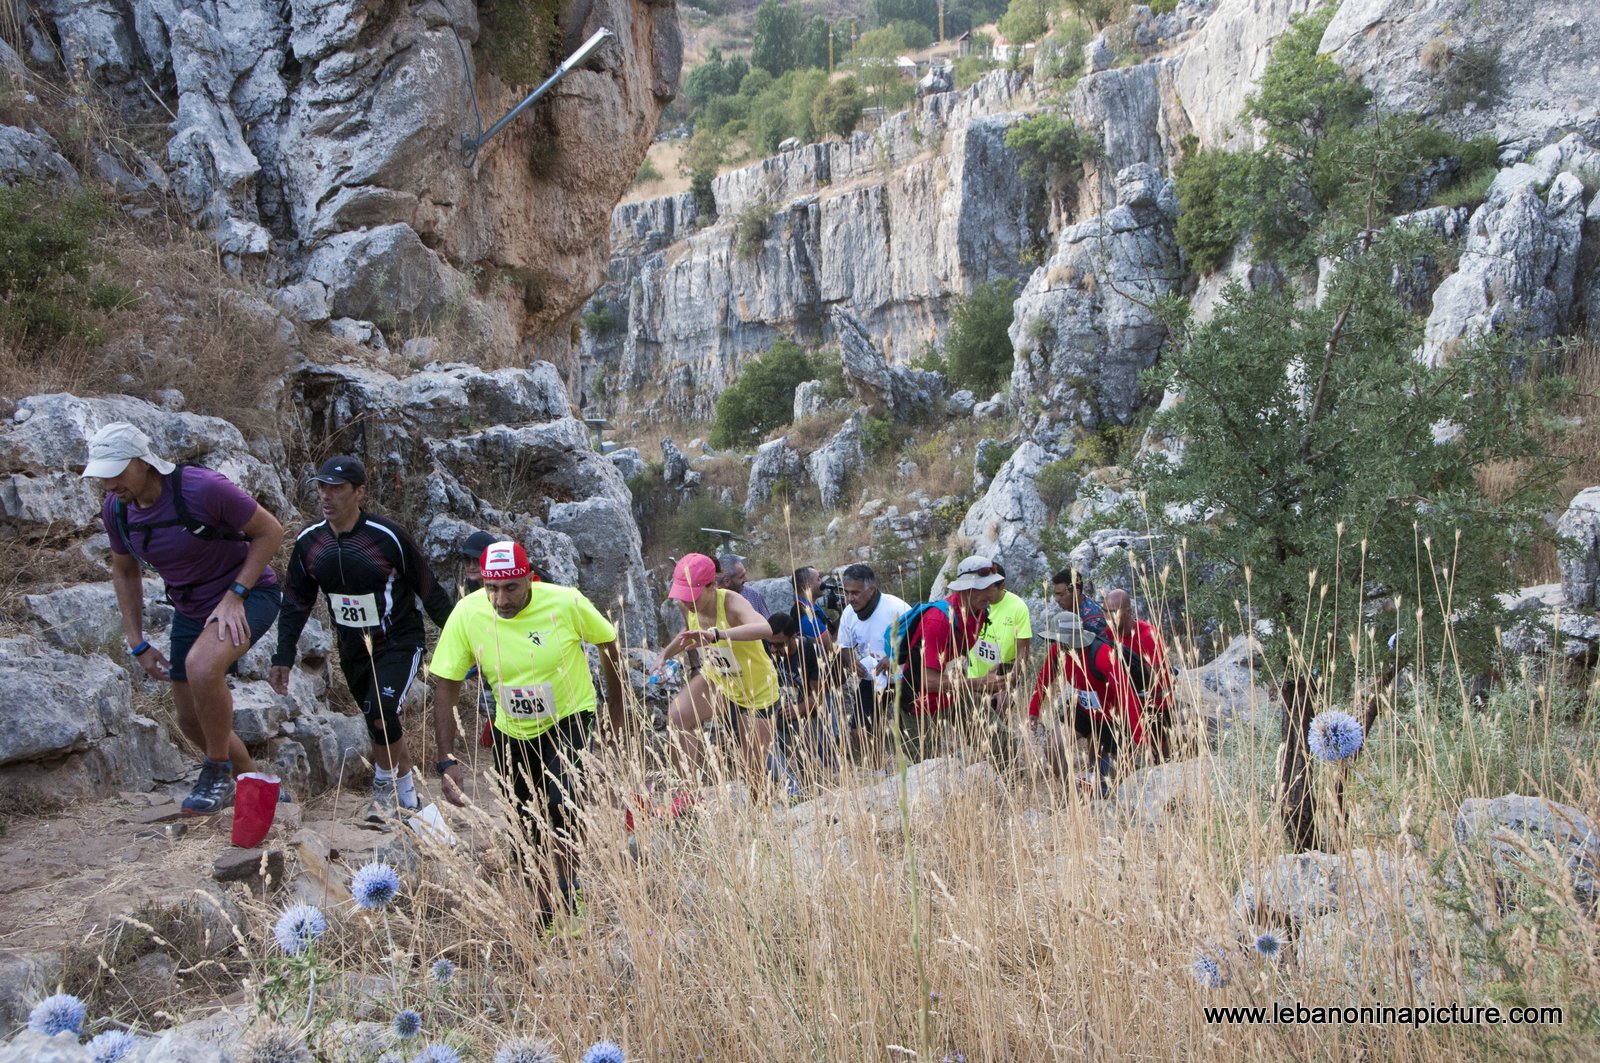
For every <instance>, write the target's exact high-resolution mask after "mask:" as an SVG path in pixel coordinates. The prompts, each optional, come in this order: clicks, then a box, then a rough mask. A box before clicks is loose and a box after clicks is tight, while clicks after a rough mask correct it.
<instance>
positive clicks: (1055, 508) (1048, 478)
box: [1036, 460, 1082, 513]
mask: <svg viewBox="0 0 1600 1063" xmlns="http://www.w3.org/2000/svg"><path fill="white" fill-rule="evenodd" d="M1081 479H1082V476H1081V475H1080V474H1079V471H1078V464H1077V463H1076V462H1074V461H1070V460H1068V461H1052V462H1051V463H1050V464H1048V465H1046V466H1045V467H1044V468H1042V469H1040V470H1039V478H1038V480H1037V481H1036V482H1037V486H1038V488H1039V499H1040V501H1042V502H1043V503H1044V504H1045V506H1046V508H1048V509H1049V510H1050V512H1051V513H1060V512H1061V511H1062V510H1063V509H1065V508H1067V507H1068V506H1070V505H1071V504H1072V500H1073V499H1074V498H1076V497H1077V495H1078V483H1079V482H1080V481H1081Z"/></svg>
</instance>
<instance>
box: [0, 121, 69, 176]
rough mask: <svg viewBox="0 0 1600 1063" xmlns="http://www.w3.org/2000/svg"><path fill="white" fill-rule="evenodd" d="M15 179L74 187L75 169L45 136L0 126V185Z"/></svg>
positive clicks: (12, 127)
mask: <svg viewBox="0 0 1600 1063" xmlns="http://www.w3.org/2000/svg"><path fill="white" fill-rule="evenodd" d="M19 181H29V182H32V183H34V184H54V185H59V186H62V187H65V188H77V187H78V171H77V170H75V169H73V167H72V163H70V162H68V161H67V160H66V159H64V158H62V157H61V152H60V150H59V148H58V147H57V145H56V144H55V142H54V141H53V140H51V139H50V137H49V136H48V135H44V134H36V133H30V132H28V131H27V130H25V129H18V128H16V127H15V126H0V184H3V185H14V184H16V183H17V182H19Z"/></svg>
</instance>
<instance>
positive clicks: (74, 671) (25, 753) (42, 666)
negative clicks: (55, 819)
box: [0, 636, 187, 797]
mask: <svg viewBox="0 0 1600 1063" xmlns="http://www.w3.org/2000/svg"><path fill="white" fill-rule="evenodd" d="M0 704H5V705H7V706H9V707H10V708H9V709H8V710H7V717H6V727H5V728H3V729H0V785H3V786H5V787H7V788H8V789H10V790H12V791H13V792H28V791H38V792H40V793H45V794H48V795H50V796H51V797H73V796H103V795H105V794H110V793H115V792H117V791H120V790H146V789H149V788H150V787H151V785H152V784H153V783H155V782H157V781H171V780H174V779H177V778H181V777H182V776H183V775H184V773H185V771H186V770H187V765H186V764H185V762H184V760H183V758H182V757H181V756H180V755H179V753H178V751H177V748H176V747H175V746H174V745H173V744H172V740H171V739H170V738H169V737H168V736H167V734H166V731H165V730H164V729H162V727H161V726H160V725H159V724H157V723H156V722H155V721H153V720H150V719H148V718H146V717H144V716H140V715H138V714H136V713H135V712H134V711H133V686H132V683H131V681H130V679H129V676H128V673H127V672H126V671H125V670H123V669H122V668H121V667H118V666H117V665H115V664H112V663H111V662H110V661H109V660H107V659H106V658H104V657H76V656H71V655H68V654H64V653H60V652H58V651H55V650H52V649H49V648H48V647H46V646H45V645H44V644H43V643H41V642H39V641H38V640H37V639H34V638H31V637H29V636H20V637H16V638H7V639H0Z"/></svg>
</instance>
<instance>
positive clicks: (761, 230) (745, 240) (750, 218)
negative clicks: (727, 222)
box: [733, 203, 772, 262]
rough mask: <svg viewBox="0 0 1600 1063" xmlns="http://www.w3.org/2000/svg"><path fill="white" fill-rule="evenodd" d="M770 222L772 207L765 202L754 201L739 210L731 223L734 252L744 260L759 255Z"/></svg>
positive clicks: (747, 260)
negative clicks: (735, 219) (736, 218)
mask: <svg viewBox="0 0 1600 1063" xmlns="http://www.w3.org/2000/svg"><path fill="white" fill-rule="evenodd" d="M771 222H772V207H771V206H769V205H768V204H766V203H755V204H752V205H750V206H748V207H746V208H744V210H742V211H740V212H739V218H738V220H737V221H735V222H734V223H733V251H734V254H736V255H738V256H739V257H740V258H741V259H743V260H745V261H746V262H749V261H750V260H751V259H753V258H755V257H756V256H757V255H759V254H760V253H761V244H762V242H763V241H765V240H766V238H767V230H768V228H769V226H770V224H771Z"/></svg>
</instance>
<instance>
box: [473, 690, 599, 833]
mask: <svg viewBox="0 0 1600 1063" xmlns="http://www.w3.org/2000/svg"><path fill="white" fill-rule="evenodd" d="M593 726H594V713H592V712H575V713H573V714H572V715H571V716H565V717H562V718H561V719H559V720H557V721H556V723H555V725H554V726H553V727H551V728H550V729H549V730H548V731H546V732H545V733H544V734H542V735H540V736H539V737H537V738H513V737H511V736H510V735H508V734H506V733H505V732H504V731H502V730H500V728H498V727H496V728H495V729H494V767H495V771H497V772H499V773H500V776H501V778H503V779H505V780H506V782H507V784H508V785H509V786H510V788H511V793H512V795H513V796H514V797H515V799H516V802H517V812H518V814H519V815H520V817H521V819H522V824H523V829H524V830H525V831H526V832H527V835H528V839H529V840H530V841H532V842H533V843H534V844H535V845H536V846H537V845H538V844H539V841H540V839H541V837H542V836H543V835H544V832H545V827H546V825H547V824H548V826H549V828H550V830H551V831H552V832H553V834H554V836H555V839H556V840H557V841H558V843H559V842H562V841H565V840H566V839H570V838H571V836H572V834H573V833H574V831H575V829H576V827H577V814H576V813H577V803H578V798H579V791H580V788H581V785H582V782H583V765H582V762H581V761H580V760H579V757H578V754H579V752H580V751H581V750H583V749H585V748H586V747H587V746H588V744H589V732H590V730H591V729H592V728H593Z"/></svg>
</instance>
